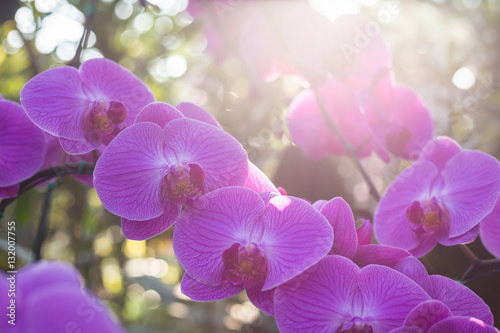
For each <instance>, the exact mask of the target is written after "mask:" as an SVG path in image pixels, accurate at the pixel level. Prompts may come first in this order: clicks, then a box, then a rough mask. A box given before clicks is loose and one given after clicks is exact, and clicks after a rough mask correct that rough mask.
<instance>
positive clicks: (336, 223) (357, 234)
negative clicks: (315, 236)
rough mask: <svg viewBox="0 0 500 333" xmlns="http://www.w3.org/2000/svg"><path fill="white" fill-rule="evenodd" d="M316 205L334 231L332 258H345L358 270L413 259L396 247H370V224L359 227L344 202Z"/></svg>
mask: <svg viewBox="0 0 500 333" xmlns="http://www.w3.org/2000/svg"><path fill="white" fill-rule="evenodd" d="M314 206H315V207H316V209H318V210H319V211H320V212H321V214H323V216H325V217H326V219H327V220H328V222H329V223H330V225H331V226H332V228H333V233H334V235H335V238H334V240H333V246H332V248H331V250H330V252H329V253H328V254H329V255H340V256H343V257H346V258H348V259H351V260H352V261H353V262H354V263H355V264H357V265H358V266H359V267H364V266H367V265H370V264H377V265H383V266H388V267H391V268H394V266H395V265H396V264H397V263H398V262H399V261H400V260H401V259H403V258H406V257H408V256H410V253H408V252H407V251H405V250H403V249H400V248H397V247H392V246H386V245H380V244H371V240H372V225H371V223H370V221H369V220H361V222H362V223H361V225H360V226H359V227H358V228H356V222H355V221H354V215H353V213H352V210H351V208H350V207H349V205H348V204H347V202H345V200H344V199H342V198H340V197H337V198H333V199H331V200H330V201H324V200H320V201H317V202H315V203H314Z"/></svg>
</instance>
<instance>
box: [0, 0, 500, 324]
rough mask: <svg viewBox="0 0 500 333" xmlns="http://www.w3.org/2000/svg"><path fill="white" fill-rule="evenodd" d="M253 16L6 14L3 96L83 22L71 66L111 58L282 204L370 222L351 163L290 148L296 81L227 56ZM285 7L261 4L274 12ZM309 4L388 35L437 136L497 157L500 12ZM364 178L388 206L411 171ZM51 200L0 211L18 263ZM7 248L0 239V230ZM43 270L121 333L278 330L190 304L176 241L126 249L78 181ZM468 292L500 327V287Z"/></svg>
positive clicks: (99, 2)
mask: <svg viewBox="0 0 500 333" xmlns="http://www.w3.org/2000/svg"><path fill="white" fill-rule="evenodd" d="M248 2H250V1H246V0H214V1H197V2H194V3H188V0H149V1H144V0H140V1H138V0H118V1H116V0H35V1H28V0H22V1H17V0H2V2H1V3H0V44H1V47H0V94H2V95H3V97H4V98H6V99H10V100H15V101H19V92H20V90H21V88H22V87H23V85H24V84H25V83H26V82H27V81H28V80H29V79H30V78H31V77H33V76H34V75H36V74H37V73H39V72H41V71H44V70H46V69H49V68H52V67H55V66H62V65H65V64H67V63H68V62H70V61H72V60H73V58H74V57H75V53H76V50H77V48H78V45H79V42H80V39H81V37H82V33H83V32H84V27H85V25H86V22H87V24H88V23H89V21H88V18H89V17H92V18H93V25H92V29H91V32H90V34H89V35H88V43H87V47H86V48H85V49H84V50H83V51H82V53H81V57H80V59H79V61H85V60H87V59H90V58H97V57H106V58H109V59H112V60H114V61H116V62H118V63H119V64H121V65H122V66H124V67H126V68H128V69H129V70H131V71H132V72H134V74H135V75H137V76H138V77H139V78H141V79H142V80H143V81H144V82H145V83H147V84H148V85H149V87H150V88H151V89H152V91H153V92H154V94H155V96H156V98H157V100H159V101H164V102H167V103H170V104H172V105H175V104H177V103H179V102H184V101H189V102H193V103H196V104H198V105H200V106H202V107H204V108H205V109H206V110H207V111H209V112H210V113H211V114H212V115H214V116H215V117H216V119H217V120H218V121H219V122H220V123H221V125H222V126H223V127H224V129H225V130H226V131H228V132H229V133H231V134H232V135H233V136H235V137H236V138H237V139H238V140H239V141H240V142H241V143H242V144H243V146H244V147H245V149H246V150H247V152H248V154H249V159H250V160H251V161H252V162H254V163H255V164H256V165H257V166H258V167H260V168H261V169H262V170H263V171H264V172H265V173H266V174H267V175H268V176H269V177H270V178H271V179H272V180H273V181H274V182H275V184H276V185H277V186H281V187H283V188H285V189H286V190H287V192H288V194H289V195H293V196H297V197H301V198H306V199H308V200H310V201H315V200H318V199H327V200H328V199H330V198H333V197H335V196H342V197H344V198H345V199H346V201H347V202H348V203H349V204H350V205H351V207H352V208H353V210H354V212H355V217H356V218H371V217H372V213H373V211H374V208H375V206H376V203H375V202H374V201H373V199H372V198H371V197H370V195H369V192H368V188H367V186H366V185H365V184H364V182H363V180H362V178H361V177H360V176H359V174H358V173H357V171H356V169H355V166H354V163H353V162H352V161H351V160H350V159H348V158H346V157H327V158H323V159H322V160H319V161H309V160H307V159H306V158H305V157H304V156H303V154H302V152H301V151H300V150H299V149H298V148H297V147H295V146H293V144H292V142H291V139H290V135H289V133H288V130H287V128H286V121H285V116H286V109H287V106H288V105H289V103H290V102H291V100H292V99H293V98H294V97H295V96H296V95H297V94H298V93H299V92H300V91H301V90H303V89H304V88H307V82H305V80H303V78H298V77H297V76H294V75H290V74H285V75H274V76H272V77H269V76H264V75H261V74H262V73H261V70H260V68H256V67H254V65H255V63H253V62H251V61H249V60H248V57H246V54H245V53H244V52H242V49H241V48H240V47H239V44H237V43H235V42H234V40H235V39H234V38H240V40H241V39H243V38H245V36H247V37H249V38H260V36H261V35H259V34H262V33H263V32H262V30H259V26H260V23H259V22H260V21H256V22H257V25H253V26H252V25H250V26H248V24H247V25H246V26H245V20H244V19H242V18H244V17H245V12H244V10H245V7H244V6H245V3H248ZM254 2H256V1H254ZM292 2H294V1H266V2H264V1H260V5H262V6H264V7H266V8H267V9H266V10H269V11H276V13H278V14H279V13H280V12H281V11H283V10H285V8H286V6H289V5H290V3H292ZM305 2H307V1H305ZM309 5H310V6H311V9H312V10H314V11H315V13H316V14H317V15H322V16H324V17H326V18H327V19H329V20H331V21H332V22H333V21H334V20H335V19H336V18H337V17H338V16H340V15H342V14H348V13H362V14H364V15H365V16H366V17H368V18H369V19H373V20H376V21H378V22H382V23H383V24H381V35H382V37H383V39H384V40H385V42H386V43H387V45H388V47H389V49H390V51H391V53H392V57H393V69H394V74H395V77H396V80H397V82H398V83H400V84H404V85H407V86H409V87H411V88H412V89H413V90H414V91H416V92H417V93H418V94H419V96H420V97H421V99H422V100H423V102H424V103H425V105H427V107H428V108H429V111H430V113H431V115H432V116H433V118H434V119H435V123H436V134H437V135H447V136H451V137H452V138H454V139H456V140H457V141H458V142H459V143H460V144H461V145H462V146H463V147H465V148H474V149H480V150H483V151H485V152H487V153H489V154H492V155H494V156H496V157H497V158H500V141H499V136H500V131H499V129H500V119H499V118H500V89H499V88H500V78H499V73H500V72H499V69H500V53H499V52H500V0H453V1H452V0H433V1H430V0H429V1H423V0H420V1H415V0H405V1H393V0H389V1H385V0H354V1H348V0H345V1H341V0H311V1H309ZM391 8H392V9H394V10H392V9H391ZM388 9H391V16H390V17H389V18H387V15H386V13H387V10H388ZM384 15H385V16H384ZM86 18H87V19H86ZM260 19H261V20H266V17H264V16H263V17H262V18H260ZM239 32H241V35H238V33H239ZM235 34H236V35H235ZM235 36H236V37H235ZM297 38H315V37H314V36H306V37H304V36H303V35H300V34H298V35H297ZM258 51H259V52H272V50H270V49H266V50H258ZM278 65H279V64H278ZM363 165H365V167H366V168H367V170H368V172H369V174H370V176H371V177H372V178H373V180H374V183H375V185H376V187H377V188H378V190H379V191H380V192H382V193H383V191H384V190H385V188H386V187H387V185H388V184H389V183H390V181H391V180H392V179H394V178H395V176H396V175H397V174H398V173H399V171H401V170H402V169H403V168H405V167H406V166H407V165H408V162H400V161H398V160H395V159H394V160H393V161H392V162H391V163H389V164H385V163H383V162H382V161H381V160H380V159H378V158H377V157H375V156H373V157H371V158H368V159H366V160H363ZM45 191H46V188H45V187H41V188H36V189H34V190H31V191H30V192H28V193H27V194H25V195H23V196H22V197H21V198H20V199H19V200H17V201H16V203H15V204H13V205H11V206H10V207H9V209H8V210H7V212H6V217H8V218H9V219H12V220H15V221H16V222H17V244H18V263H19V265H20V264H23V263H26V262H28V261H29V260H30V249H31V248H32V247H33V243H34V239H35V232H36V226H37V224H38V220H39V217H40V212H39V211H40V208H41V205H42V200H43V194H44V192H45ZM0 239H2V240H5V239H6V237H5V231H4V230H0ZM0 245H1V246H0V248H1V249H0V268H3V269H6V267H3V266H2V265H4V264H6V263H7V260H6V253H5V251H4V248H5V244H4V243H0ZM471 248H472V250H473V251H474V252H475V253H476V254H477V255H478V256H479V257H480V258H482V259H486V258H490V257H491V256H490V255H489V254H488V253H487V252H486V251H485V250H484V248H483V247H482V245H481V244H480V241H479V240H477V241H476V242H474V243H473V244H472V245H471ZM42 256H43V258H45V259H57V260H64V261H68V262H70V263H72V264H73V265H75V266H76V267H77V268H78V269H79V270H80V272H81V274H82V275H83V276H84V278H85V280H86V284H87V287H88V288H89V289H91V290H93V291H94V292H95V293H96V294H97V295H98V296H99V297H100V298H102V299H103V300H104V301H105V302H106V303H107V304H108V305H109V306H110V307H111V308H112V309H113V311H114V313H115V315H116V316H117V318H118V319H119V320H120V321H121V322H123V324H124V325H125V326H126V328H127V329H128V330H129V331H130V332H211V333H215V332H276V331H277V329H276V326H275V324H274V319H273V318H272V317H270V316H267V315H265V314H263V313H262V312H259V310H257V309H256V308H255V307H254V306H253V305H252V304H251V303H250V302H249V301H248V299H247V298H246V296H245V295H239V296H237V297H233V298H232V299H229V300H224V301H219V302H211V303H196V302H192V301H190V300H189V299H187V298H186V297H184V296H183V295H182V294H181V293H180V288H179V282H180V279H181V277H182V274H183V271H182V268H181V267H180V266H179V264H178V263H177V261H176V259H175V256H174V253H173V250H172V230H169V231H167V232H165V233H163V234H161V235H159V236H157V237H155V238H153V239H150V240H148V241H142V242H138V241H129V240H125V239H124V237H123V235H122V233H121V229H120V220H119V218H118V217H116V216H113V215H112V214H110V213H108V212H107V211H106V210H105V209H104V208H103V206H102V205H101V203H100V201H99V199H98V197H97V195H96V193H95V191H94V190H93V189H92V188H91V187H89V186H87V185H83V184H81V183H79V182H77V181H76V180H74V179H73V178H71V177H64V178H62V179H60V180H59V181H58V182H57V188H56V190H55V192H54V197H53V200H52V205H51V211H50V227H49V234H48V237H47V240H46V241H45V243H44V245H43V248H42ZM423 262H424V263H425V265H426V267H427V269H428V270H429V272H430V273H433V274H442V275H445V276H448V277H450V278H453V279H459V278H460V276H461V275H462V274H463V273H464V271H465V270H466V269H467V267H468V266H469V262H468V260H467V258H466V257H465V256H464V255H463V254H462V252H461V251H460V250H458V249H457V248H454V247H448V248H445V247H440V246H438V247H437V248H436V249H435V250H434V251H433V252H432V253H430V254H429V255H427V256H426V257H424V258H423ZM469 287H471V288H472V289H473V290H474V291H475V292H476V293H478V294H479V296H481V297H482V298H483V299H484V300H485V302H486V303H487V304H489V305H490V307H491V308H492V311H493V313H494V315H495V317H496V318H497V322H498V321H500V298H499V297H498V295H500V275H498V274H497V275H491V276H488V277H485V278H483V279H480V280H477V281H474V282H472V283H471V284H470V285H469ZM497 325H498V324H497ZM497 327H498V326H497Z"/></svg>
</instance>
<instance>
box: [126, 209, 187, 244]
mask: <svg viewBox="0 0 500 333" xmlns="http://www.w3.org/2000/svg"><path fill="white" fill-rule="evenodd" d="M180 212H181V205H179V204H176V203H175V202H172V201H168V202H167V203H166V207H165V211H164V212H163V214H162V215H160V216H159V217H155V218H153V219H150V220H146V221H130V220H127V219H126V218H122V231H123V234H124V235H125V237H126V238H127V239H133V240H145V239H149V238H151V237H154V236H156V235H158V234H161V233H162V232H164V231H165V230H167V229H168V228H170V227H171V226H172V225H173V224H174V222H175V220H176V219H177V217H178V216H179V213H180Z"/></svg>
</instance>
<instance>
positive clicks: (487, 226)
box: [479, 200, 500, 258]
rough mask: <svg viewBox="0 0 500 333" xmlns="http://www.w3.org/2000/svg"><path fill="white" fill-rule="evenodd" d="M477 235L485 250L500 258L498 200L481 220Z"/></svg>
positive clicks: (499, 204)
mask: <svg viewBox="0 0 500 333" xmlns="http://www.w3.org/2000/svg"><path fill="white" fill-rule="evenodd" d="M479 235H480V237H481V241H482V242H483V245H484V247H485V248H486V250H488V251H489V252H490V253H491V254H492V255H494V256H495V257H497V258H500V200H498V201H497V203H496V204H495V208H493V210H492V211H491V213H490V214H489V215H488V216H486V217H485V218H484V220H482V221H481V225H480V226H479Z"/></svg>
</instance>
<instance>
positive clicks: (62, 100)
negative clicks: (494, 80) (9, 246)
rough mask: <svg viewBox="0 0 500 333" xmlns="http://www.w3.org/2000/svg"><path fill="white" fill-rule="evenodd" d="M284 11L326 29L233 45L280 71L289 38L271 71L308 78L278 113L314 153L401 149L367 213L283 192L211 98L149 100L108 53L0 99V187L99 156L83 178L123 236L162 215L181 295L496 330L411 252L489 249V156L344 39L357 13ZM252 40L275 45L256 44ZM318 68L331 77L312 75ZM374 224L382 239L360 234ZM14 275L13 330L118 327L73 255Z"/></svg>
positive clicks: (321, 315) (493, 177) (295, 321)
mask: <svg viewBox="0 0 500 333" xmlns="http://www.w3.org/2000/svg"><path fill="white" fill-rule="evenodd" d="M242 6H248V10H249V11H248V13H247V14H248V15H247V20H248V21H246V24H243V25H242V26H243V27H244V28H243V29H244V30H243V31H246V33H248V29H249V27H250V26H252V27H254V26H255V24H254V23H253V22H254V21H253V20H255V19H258V18H259V16H258V15H257V14H258V12H257V11H255V8H254V5H253V4H245V5H243V4H242ZM191 10H192V11H193V13H196V8H191ZM297 15H300V17H303V18H304V22H312V21H314V25H313V26H312V27H313V28H317V29H322V31H323V34H324V35H327V34H326V33H325V32H324V31H331V32H334V33H333V35H332V36H334V38H333V41H331V40H328V41H325V40H323V41H321V40H320V41H319V42H318V41H315V43H316V42H318V44H317V45H313V44H314V43H313V42H312V41H311V45H304V44H303V43H300V45H299V44H298V43H297V42H296V40H287V39H284V40H282V41H280V42H277V41H276V40H275V39H283V38H282V37H280V36H279V30H280V29H278V32H276V31H275V32H276V34H277V36H274V35H273V34H270V35H264V36H265V38H264V40H261V39H260V37H259V40H250V42H248V41H247V43H245V45H239V46H241V47H244V48H249V49H250V50H252V51H253V52H245V54H246V55H247V56H248V57H249V58H250V59H252V63H253V64H254V65H255V66H256V67H257V68H259V69H260V70H259V73H261V74H264V73H266V74H268V73H269V71H270V70H278V68H277V67H276V66H274V65H275V64H276V60H277V59H280V57H281V55H282V54H285V53H286V54H289V53H291V54H292V55H293V56H292V57H291V58H293V59H287V60H286V61H284V62H282V63H281V64H282V65H283V66H282V68H279V70H280V71H282V72H288V73H293V74H297V73H298V72H300V73H301V75H303V76H304V77H306V78H307V79H309V80H310V81H311V82H312V83H313V87H312V88H311V89H307V90H304V91H303V92H301V93H300V94H299V95H298V96H297V97H296V98H295V99H294V100H293V101H292V103H291V104H290V106H289V108H288V114H287V121H288V126H289V129H290V133H291V136H292V138H293V140H294V141H295V143H296V144H297V145H298V146H300V147H301V148H302V149H303V150H304V151H305V153H306V154H307V155H308V156H309V157H310V158H313V159H317V158H320V157H322V156H324V155H325V154H349V155H352V156H353V157H355V158H362V157H366V156H369V155H370V154H371V153H372V152H375V153H376V154H378V155H379V156H380V157H381V158H382V159H383V160H385V161H388V160H389V159H390V155H389V154H392V155H393V156H396V157H399V158H402V159H409V160H415V162H414V163H413V164H412V165H410V166H409V167H408V168H407V169H405V170H404V171H402V172H401V173H400V174H399V175H398V176H397V177H396V179H394V181H393V182H392V183H391V184H390V186H389V187H388V189H387V191H386V193H385V195H384V196H383V197H382V199H381V200H380V202H379V203H378V206H377V209H376V211H375V214H374V218H373V223H374V225H373V227H372V224H371V222H370V221H369V220H359V221H356V220H355V218H354V214H353V212H352V210H351V208H350V207H349V205H348V204H347V202H346V201H344V199H342V198H340V197H338V198H333V199H331V200H329V201H325V200H320V201H317V202H315V203H313V204H311V203H309V202H308V201H307V200H304V199H301V198H296V197H293V196H289V195H287V193H286V191H284V190H283V189H281V188H280V189H278V188H276V187H275V185H274V184H273V183H272V182H271V181H270V180H269V179H268V178H267V177H266V176H265V174H264V173H263V172H262V171H260V170H259V169H258V168H257V167H256V166H255V165H253V164H252V163H251V162H249V160H248V156H247V153H246V152H245V150H244V148H243V147H242V145H241V144H240V143H239V142H238V141H237V140H236V139H235V138H234V137H233V136H231V135H230V134H229V133H227V132H225V131H224V129H223V128H222V127H221V125H220V124H219V123H218V122H217V121H216V120H215V119H214V118H213V117H212V116H211V115H210V114H209V113H208V112H206V111H205V110H203V109H202V108H200V107H198V106H196V105H194V104H191V103H181V104H179V105H177V106H175V107H174V106H171V105H169V104H166V103H163V102H158V101H155V99H154V96H153V94H152V93H151V91H150V90H149V89H148V88H147V87H146V85H145V84H144V83H142V82H141V80H140V79H139V78H137V77H135V76H134V75H133V74H132V73H131V72H129V71H127V70H125V69H124V68H122V67H121V66H119V65H118V64H116V63H114V62H111V61H109V60H106V59H93V60H89V61H86V62H84V63H83V64H82V65H81V67H80V68H79V69H78V70H77V69H75V68H73V67H59V68H54V69H50V70H48V71H46V72H43V73H41V74H39V75H37V76H35V77H34V78H33V79H32V80H31V81H29V82H28V83H27V84H26V85H25V87H24V88H23V90H22V92H21V103H22V107H21V106H20V105H18V104H16V103H14V102H10V101H5V100H1V101H0V142H9V143H13V144H9V145H3V144H2V145H1V146H0V167H1V168H0V197H1V198H5V197H12V196H16V195H17V191H18V189H19V188H18V184H19V183H20V182H21V181H23V180H25V179H27V178H29V177H31V176H32V175H33V174H35V173H36V172H37V171H39V170H40V169H43V168H46V167H48V166H50V165H53V164H54V163H56V162H57V161H61V160H63V159H64V158H66V159H67V160H66V161H67V162H68V161H69V162H72V161H73V162H78V161H88V162H90V161H92V160H93V158H94V157H96V158H98V159H97V161H96V163H95V171H94V172H93V176H92V177H93V178H92V179H89V178H81V180H82V181H84V182H86V183H88V184H91V185H93V186H95V190H96V192H97V194H98V196H99V198H100V200H101V202H102V204H103V205H104V207H105V208H106V209H107V210H108V211H110V212H111V213H113V214H115V215H117V216H119V217H121V219H122V230H123V233H124V235H125V237H126V238H128V239H133V240H145V239H149V238H151V237H154V236H156V235H158V234H160V233H162V232H163V231H165V230H167V229H168V228H170V227H172V226H173V225H174V224H175V227H174V232H173V247H174V251H175V254H176V256H177V258H178V260H179V263H180V264H181V266H182V267H183V269H184V270H185V275H184V277H183V279H182V283H181V289H182V292H183V293H184V294H185V295H187V296H189V297H190V298H191V299H193V300H197V301H212V300H219V299H224V298H228V297H232V296H234V295H236V294H238V293H240V292H241V291H243V290H245V291H246V293H247V295H248V297H249V299H250V300H251V302H252V303H253V304H254V305H255V306H257V307H258V308H260V309H261V310H262V311H264V312H266V313H268V314H270V315H273V316H275V318H276V322H277V325H278V327H279V329H280V331H281V332H360V333H361V332H365V333H369V332H372V333H373V332H374V333H378V332H429V333H432V332H434V333H436V332H495V331H496V329H495V328H493V316H492V314H491V312H490V310H489V308H488V306H487V305H486V304H485V303H484V302H483V301H482V300H481V299H480V298H479V297H478V296H477V295H476V294H474V293H473V292H472V291H471V290H469V289H468V288H467V287H465V286H463V285H461V284H459V283H458V282H455V281H453V280H450V279H448V278H445V277H442V276H435V275H429V274H428V273H427V271H426V270H425V268H424V267H423V265H422V264H421V263H420V261H419V260H418V259H416V258H417V257H420V256H423V255H425V254H427V253H428V252H430V251H431V250H432V249H433V248H434V247H435V246H436V245H437V243H440V244H443V245H447V246H450V245H456V244H461V243H466V242H471V241H473V240H474V239H476V238H477V236H478V235H479V234H481V237H482V239H483V242H484V243H485V246H486V247H487V248H488V250H489V251H491V253H492V254H494V255H496V256H500V242H499V238H498V237H499V235H500V226H499V223H498V221H499V217H498V216H499V214H500V208H499V207H500V204H497V200H498V197H499V195H500V163H499V162H498V160H497V159H495V158H494V157H492V156H490V155H488V154H486V153H483V152H480V151H477V150H468V149H462V148H461V147H460V146H459V145H458V143H456V142H455V141H453V140H452V139H450V138H447V137H437V138H433V135H434V125H433V121H432V119H431V118H430V115H429V112H428V110H427V109H426V108H425V107H424V106H423V104H422V102H421V101H420V99H419V98H418V96H417V95H416V94H415V93H413V92H412V91H411V90H409V89H408V88H406V87H402V86H399V85H396V84H394V82H393V80H392V78H391V75H390V74H389V71H388V67H389V66H390V58H391V57H390V54H389V53H388V50H387V47H386V46H385V44H384V42H383V41H382V39H381V38H380V36H379V35H378V34H373V35H372V36H370V38H371V41H370V43H368V44H367V45H366V48H365V49H364V50H363V52H362V53H359V52H355V51H353V50H352V48H346V45H345V43H346V41H347V40H350V39H352V38H354V39H355V38H358V37H353V36H356V34H359V32H360V31H361V32H362V31H365V30H366V26H367V25H368V24H369V22H367V21H366V20H364V19H363V18H362V17H360V16H346V17H343V18H340V19H338V20H337V21H336V22H335V23H334V24H332V23H330V22H328V21H325V20H318V21H315V20H314V17H316V16H315V15H314V14H313V13H311V12H309V11H307V10H306V11H303V7H302V5H298V6H291V7H290V8H289V11H287V12H286V13H283V15H282V16H280V17H274V18H272V20H274V23H273V24H278V25H279V26H280V27H281V28H282V29H285V28H287V29H291V30H292V31H295V30H297V31H302V30H303V29H302V28H301V27H297V26H294V24H293V22H295V19H294V18H296V17H297ZM235 19H239V18H238V17H236V18H235ZM308 20H310V21H308ZM265 24H271V22H266V23H265ZM246 25H248V27H246ZM258 26H259V27H260V28H262V29H266V30H272V29H269V28H268V27H266V26H265V25H264V26H260V25H258ZM245 27H246V28H245ZM310 28H311V27H309V28H308V29H310ZM245 29H247V30H245ZM273 31H274V30H273ZM232 33H234V34H236V35H238V33H242V32H241V31H240V32H238V31H232V32H231V34H232ZM226 37H227V36H226ZM230 37H231V36H230ZM214 38H215V37H214ZM235 38H236V37H235ZM267 38H269V40H267ZM242 40H243V39H242ZM259 43H267V44H269V45H273V46H275V48H273V49H272V50H271V51H272V52H269V53H268V54H263V53H262V52H260V51H259V52H258V54H256V53H255V51H256V50H259V48H258V47H256V45H257V44H259ZM306 44H307V43H306ZM284 50H288V51H290V52H288V51H287V52H285V51H284ZM311 50H312V51H311ZM339 50H340V52H341V54H343V56H344V58H347V60H348V64H347V65H346V66H344V67H331V66H330V65H331V64H330V62H329V61H325V59H326V58H325V57H332V58H335V57H338V55H339ZM242 52H243V51H242ZM346 52H347V55H348V56H347V57H346ZM358 53H359V54H358ZM269 55H271V56H272V57H266V56H269ZM294 59H295V60H294ZM344 60H345V59H344ZM303 67H306V68H305V69H304V68H303ZM325 72H326V73H329V74H331V75H329V77H328V79H326V80H319V81H318V80H317V78H318V75H319V73H325ZM23 108H24V109H23ZM311 133H314V135H311ZM92 151H94V156H93V155H92V154H91V152H92ZM47 180H48V179H47ZM372 229H373V231H374V236H375V238H376V240H377V241H378V242H379V243H380V244H375V243H372ZM18 278H19V290H20V298H19V299H20V304H21V305H20V306H22V309H23V312H24V313H25V314H26V318H23V319H22V320H21V319H20V320H19V321H20V322H21V321H22V323H23V325H25V326H20V327H21V328H19V329H20V330H19V332H21V331H22V332H33V331H43V332H52V331H63V330H68V328H67V327H68V326H67V323H75V325H82V326H81V327H80V326H72V328H71V329H72V330H74V329H76V328H81V329H82V331H85V332H121V331H122V329H121V328H120V327H119V326H118V325H117V324H116V323H115V322H114V321H113V320H112V319H111V318H110V316H109V315H108V313H107V312H106V310H103V309H101V308H100V305H98V304H97V303H95V302H94V301H92V300H93V296H92V295H91V294H89V293H88V292H87V291H85V290H82V289H81V286H80V283H79V278H78V275H77V274H76V273H75V271H74V270H72V269H70V268H68V267H66V266H64V265H61V264H57V263H43V262H42V263H38V264H35V265H33V266H31V267H28V268H25V269H24V270H22V271H21V272H20V273H19V277H18ZM1 280H2V281H3V282H2V283H4V282H5V281H6V279H5V278H2V279H1ZM0 287H1V288H5V286H2V285H0ZM6 294H7V293H5V292H3V293H2V295H0V297H1V296H4V295H6ZM5 302H6V301H5V300H3V299H1V298H0V304H4V303H5ZM82 304H83V308H82ZM20 312H21V311H20ZM86 316H89V317H86ZM90 318H91V319H90ZM0 325H1V323H0ZM33 325H37V326H36V328H34V327H33ZM65 325H66V326H65ZM0 327H1V326H0ZM9 329H10V328H9ZM16 329H17V328H16ZM9 332H10V331H9ZM13 332H14V331H13Z"/></svg>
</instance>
